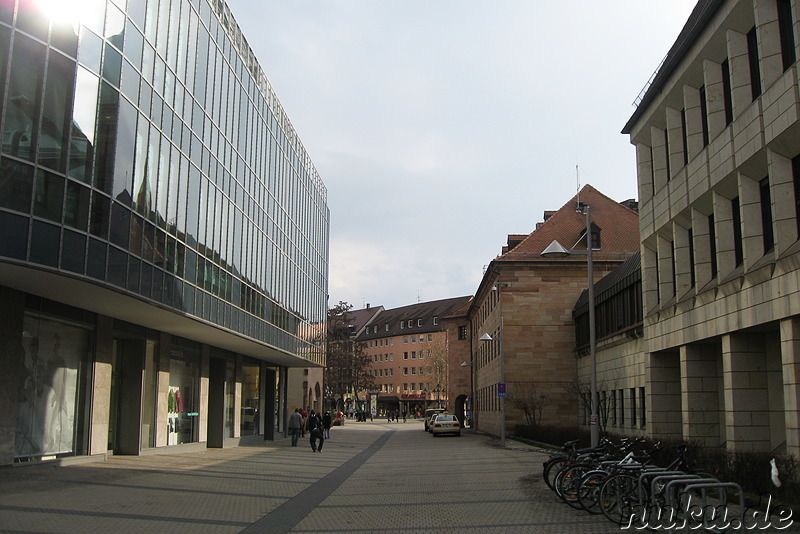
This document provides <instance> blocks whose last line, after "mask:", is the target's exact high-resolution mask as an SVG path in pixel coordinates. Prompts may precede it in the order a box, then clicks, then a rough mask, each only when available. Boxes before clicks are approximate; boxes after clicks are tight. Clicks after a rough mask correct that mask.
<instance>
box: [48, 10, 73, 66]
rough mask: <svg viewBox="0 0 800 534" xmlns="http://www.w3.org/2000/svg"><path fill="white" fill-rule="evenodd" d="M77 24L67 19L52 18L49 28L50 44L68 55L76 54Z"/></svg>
mask: <svg viewBox="0 0 800 534" xmlns="http://www.w3.org/2000/svg"><path fill="white" fill-rule="evenodd" d="M78 28H79V27H78V26H77V25H75V24H72V23H71V22H69V21H61V20H56V19H54V20H53V27H52V29H51V30H50V44H52V45H53V46H54V47H55V48H57V49H59V50H61V51H62V52H64V53H65V54H67V55H68V56H70V57H72V58H75V57H77V55H78Z"/></svg>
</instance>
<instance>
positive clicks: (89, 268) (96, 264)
mask: <svg viewBox="0 0 800 534" xmlns="http://www.w3.org/2000/svg"><path fill="white" fill-rule="evenodd" d="M107 249H108V245H106V244H105V243H103V242H102V241H98V240H97V239H94V238H91V239H89V253H88V254H87V260H88V261H87V265H86V274H87V275H89V276H91V277H92V278H97V279H98V280H105V279H106V253H107Z"/></svg>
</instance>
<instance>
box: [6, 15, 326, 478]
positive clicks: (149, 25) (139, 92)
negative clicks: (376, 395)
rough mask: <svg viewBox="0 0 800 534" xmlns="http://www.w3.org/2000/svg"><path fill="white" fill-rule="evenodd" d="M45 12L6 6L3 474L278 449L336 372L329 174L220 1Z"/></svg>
mask: <svg viewBox="0 0 800 534" xmlns="http://www.w3.org/2000/svg"><path fill="white" fill-rule="evenodd" d="M47 4H48V3H47V2H30V1H21V0H20V1H16V0H9V1H5V2H0V88H1V89H2V92H0V95H3V96H2V98H1V99H0V114H2V119H1V122H0V125H1V127H2V144H1V145H0V171H1V172H0V317H2V318H3V320H2V321H1V322H0V340H2V342H0V367H2V369H3V372H2V373H0V408H2V409H0V465H6V464H12V463H14V462H31V461H37V460H48V459H55V458H65V457H70V456H98V457H103V456H104V455H105V454H107V453H108V452H109V451H111V452H112V453H114V454H140V453H141V452H142V451H145V450H147V451H150V452H154V451H159V450H161V451H163V450H172V451H174V450H176V449H175V448H191V449H197V448H203V447H207V446H208V447H222V446H228V445H235V444H237V443H240V442H241V441H242V440H247V439H260V440H264V439H272V438H273V437H274V436H276V435H278V434H279V433H281V432H283V431H284V430H285V417H286V415H287V413H286V412H287V410H288V407H287V399H286V384H287V378H288V369H289V368H292V367H298V368H302V367H322V366H324V364H325V356H324V352H323V349H322V348H323V346H324V345H323V344H322V341H323V332H322V330H321V328H322V325H323V324H324V320H325V315H326V305H327V302H326V301H327V293H328V248H329V239H328V231H329V212H328V207H327V192H326V189H325V186H324V184H323V182H322V180H321V179H320V177H319V175H318V174H317V171H316V169H315V168H314V165H313V163H312V161H311V158H310V157H309V155H308V153H307V152H306V150H305V149H304V148H303V145H302V144H301V142H300V140H299V138H298V136H297V133H296V132H295V130H294V129H293V127H292V125H291V123H290V121H289V119H288V117H287V115H286V113H285V111H284V110H283V108H282V107H281V105H280V103H279V102H278V99H277V97H276V95H275V93H274V91H273V90H272V87H271V86H270V84H269V82H268V81H267V78H266V76H265V74H264V72H263V71H262V69H261V67H260V66H259V64H258V62H257V60H256V58H255V55H254V54H253V52H252V50H250V48H249V47H248V45H247V41H246V39H245V38H244V36H243V35H242V34H241V31H240V30H239V28H238V26H237V25H236V22H235V20H234V18H233V16H232V15H231V12H230V10H229V9H228V7H227V6H226V5H225V3H224V2H222V1H213V2H211V1H209V0H192V1H189V0H174V1H171V2H166V1H165V0H162V1H160V2H159V1H158V0H150V1H149V2H143V1H131V2H127V9H126V8H125V6H126V2H100V3H97V2H95V3H92V6H93V7H90V8H88V11H91V10H92V9H95V10H99V11H96V12H94V13H91V14H90V15H91V16H89V17H87V18H86V19H85V20H79V21H75V22H76V24H75V25H73V24H71V22H72V21H64V20H62V19H60V18H59V19H56V18H53V19H52V20H51V17H50V15H51V14H50V13H48V12H47V11H46V8H45V7H43V6H46V5H47ZM120 6H121V7H120Z"/></svg>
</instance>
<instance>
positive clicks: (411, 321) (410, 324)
mask: <svg viewBox="0 0 800 534" xmlns="http://www.w3.org/2000/svg"><path fill="white" fill-rule="evenodd" d="M412 326H414V320H413V319H409V320H408V327H409V328H411V327H412Z"/></svg>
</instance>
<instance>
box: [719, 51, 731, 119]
mask: <svg viewBox="0 0 800 534" xmlns="http://www.w3.org/2000/svg"><path fill="white" fill-rule="evenodd" d="M722 99H723V104H724V105H725V126H728V125H729V124H730V123H732V122H733V99H732V97H731V66H730V64H729V63H728V58H725V61H723V62H722Z"/></svg>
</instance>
